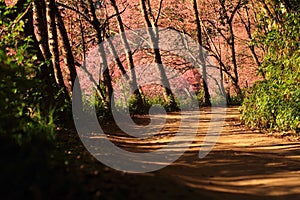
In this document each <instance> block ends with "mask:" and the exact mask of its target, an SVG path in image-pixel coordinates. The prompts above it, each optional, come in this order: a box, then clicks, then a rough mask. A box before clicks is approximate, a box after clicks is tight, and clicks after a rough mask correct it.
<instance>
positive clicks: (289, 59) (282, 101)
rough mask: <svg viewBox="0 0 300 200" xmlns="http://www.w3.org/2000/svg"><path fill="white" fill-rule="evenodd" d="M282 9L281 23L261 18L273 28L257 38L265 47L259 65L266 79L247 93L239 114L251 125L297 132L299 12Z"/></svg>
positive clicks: (299, 108)
mask: <svg viewBox="0 0 300 200" xmlns="http://www.w3.org/2000/svg"><path fill="white" fill-rule="evenodd" d="M278 9H279V8H278ZM281 9H282V10H281V15H280V16H281V22H282V23H280V22H279V21H278V20H277V23H276V22H274V20H273V21H272V20H271V19H267V20H266V19H265V18H264V20H263V21H264V22H265V23H267V24H265V26H272V28H271V29H270V30H268V31H267V32H266V33H265V34H264V35H258V36H259V37H257V38H256V40H257V41H258V44H260V45H262V46H263V47H264V48H265V51H266V56H265V59H264V62H263V64H262V66H261V68H260V69H259V72H260V73H261V74H262V75H263V76H264V77H265V80H262V81H259V82H257V83H256V84H255V85H254V87H253V88H252V89H251V90H250V91H249V93H248V94H247V95H246V99H245V101H244V103H243V105H242V107H241V110H242V117H241V118H242V120H243V121H244V122H245V123H246V124H247V125H250V126H252V127H258V128H262V129H275V130H278V131H293V132H295V131H296V132H299V128H300V87H299V84H300V35H299V32H300V15H299V14H297V13H287V12H285V10H284V8H281ZM279 11H280V9H279V10H277V12H279Z"/></svg>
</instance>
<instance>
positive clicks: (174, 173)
mask: <svg viewBox="0 0 300 200" xmlns="http://www.w3.org/2000/svg"><path fill="white" fill-rule="evenodd" d="M178 116H179V115H178V114H176V113H173V114H171V115H168V118H167V121H166V125H165V126H164V127H163V129H162V130H161V131H160V132H159V134H156V135H154V136H152V137H149V138H148V139H147V138H143V139H139V138H135V137H128V136H126V134H124V133H123V132H122V131H121V130H120V129H119V128H117V126H116V125H114V124H112V123H107V124H106V125H105V124H104V125H103V127H104V130H105V133H106V134H107V136H109V138H110V140H111V141H113V142H114V143H115V144H116V145H118V146H120V147H122V148H123V149H126V150H129V151H131V152H139V153H141V152H150V151H153V150H157V149H160V148H164V147H165V145H166V144H168V143H169V142H170V141H171V140H172V138H173V137H174V134H175V133H176V131H177V130H178V128H179V127H180V126H181V127H182V126H184V125H182V124H181V123H180V120H179V117H178ZM191 116H194V117H195V118H198V117H199V116H196V115H189V117H191ZM156 117H158V118H159V117H161V116H160V115H157V116H156ZM217 117H218V116H215V115H212V114H211V110H210V109H207V108H206V109H202V110H201V114H200V123H199V124H198V123H189V124H188V125H185V128H186V130H189V129H193V128H196V129H198V132H197V135H196V137H195V138H194V140H193V141H194V142H193V143H192V145H190V147H189V149H188V150H187V151H186V152H185V153H184V154H183V155H182V156H181V157H180V158H179V159H178V160H177V161H175V162H173V163H172V164H171V165H169V166H167V167H165V168H163V169H160V170H158V171H155V172H150V173H144V174H130V173H123V174H122V175H120V172H117V171H115V170H112V169H110V168H107V167H106V171H105V172H104V174H103V177H102V178H101V179H100V180H98V179H96V178H95V180H94V181H95V183H101V185H103V186H100V185H98V186H97V184H95V183H91V184H90V185H92V186H93V188H94V189H93V190H94V191H100V192H101V194H102V195H101V196H100V197H103V198H102V199H118V197H115V194H118V193H120V195H119V196H121V198H120V199H123V197H124V196H126V198H127V199H197V200H198V199H205V200H206V199H212V200H226V199H228V200H235V199H236V200H239V199H247V200H252V199H253V200H259V199H264V200H265V199H272V200H279V199H283V200H287V199H291V200H297V199H300V142H299V140H297V139H295V140H289V139H288V138H275V137H273V136H268V135H266V134H263V133H261V132H259V131H254V130H249V129H247V128H246V127H244V126H242V125H241V124H240V121H239V111H238V108H236V107H230V108H227V109H226V116H225V122H224V126H223V129H222V132H221V134H220V137H219V140H218V142H217V143H216V145H214V147H213V149H212V150H211V151H210V153H209V154H208V155H207V156H205V157H204V158H199V156H198V155H199V149H200V148H201V147H202V146H203V141H204V138H205V135H206V133H207V130H208V126H209V125H210V122H211V119H218V118H217ZM192 118H193V117H192ZM135 121H136V123H138V124H140V125H147V124H149V119H147V118H143V117H142V116H140V117H139V118H137V119H135ZM125 126H126V124H125ZM95 139H97V137H95ZM98 139H101V138H98ZM102 139H103V138H102ZM185 141H186V138H185V136H183V137H182V143H180V142H179V143H178V144H179V145H178V147H177V146H176V148H174V149H170V153H173V154H176V152H179V151H181V148H186V146H184V144H185ZM92 163H94V164H93V165H94V167H96V166H98V165H96V164H95V161H93V162H92ZM98 164H99V163H98ZM161 164H162V165H164V163H161ZM107 183H109V184H107ZM112 194H114V195H112Z"/></svg>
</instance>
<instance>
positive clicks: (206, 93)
mask: <svg viewBox="0 0 300 200" xmlns="http://www.w3.org/2000/svg"><path fill="white" fill-rule="evenodd" d="M197 3H198V2H197V0H193V9H194V14H195V19H196V25H197V39H198V43H199V45H200V48H199V56H200V61H201V65H202V84H203V91H204V94H203V95H204V102H203V103H204V105H205V106H211V102H210V94H209V91H208V87H207V74H206V62H205V57H204V54H203V42H202V28H201V23H200V18H199V12H198V5H197Z"/></svg>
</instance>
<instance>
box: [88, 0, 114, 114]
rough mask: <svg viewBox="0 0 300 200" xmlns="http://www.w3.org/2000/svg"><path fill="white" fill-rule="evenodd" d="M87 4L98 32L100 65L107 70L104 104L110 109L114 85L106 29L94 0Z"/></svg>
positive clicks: (105, 72) (104, 75) (104, 74)
mask: <svg viewBox="0 0 300 200" xmlns="http://www.w3.org/2000/svg"><path fill="white" fill-rule="evenodd" d="M87 6H88V12H89V16H90V19H91V22H92V25H93V27H94V29H95V30H96V33H97V37H96V41H97V44H98V50H99V53H100V56H101V58H102V66H100V67H103V68H105V70H104V71H103V79H104V80H103V82H104V85H105V102H104V104H105V107H106V108H107V109H108V110H110V109H111V97H112V93H113V87H112V84H111V77H110V74H109V68H108V64H107V58H106V54H105V49H104V46H103V38H104V37H103V35H104V34H102V31H105V30H101V24H100V22H99V20H98V19H97V16H96V12H95V8H94V5H93V1H92V0H88V2H87ZM99 83H100V81H99Z"/></svg>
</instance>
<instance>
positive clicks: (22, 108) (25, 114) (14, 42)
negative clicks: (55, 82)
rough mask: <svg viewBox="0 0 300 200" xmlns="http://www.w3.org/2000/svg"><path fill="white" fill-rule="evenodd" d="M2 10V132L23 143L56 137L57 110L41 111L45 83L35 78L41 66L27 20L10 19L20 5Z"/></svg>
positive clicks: (0, 92)
mask: <svg viewBox="0 0 300 200" xmlns="http://www.w3.org/2000/svg"><path fill="white" fill-rule="evenodd" d="M0 12H1V13H0V14H1V16H2V17H1V19H0V26H1V29H2V31H1V35H0V39H1V40H0V67H1V74H0V80H1V82H0V99H1V101H0V108H1V109H0V134H2V135H7V136H8V137H12V138H14V139H15V140H16V141H17V142H18V143H19V144H22V143H24V142H25V143H29V142H30V141H31V140H32V139H33V138H35V137H40V138H43V139H46V140H52V139H53V138H54V130H55V124H54V117H53V115H54V109H53V108H52V109H50V112H49V113H48V115H47V116H44V115H42V114H41V110H40V109H41V108H40V103H41V101H42V100H43V99H42V95H41V94H42V93H41V91H42V90H43V88H44V85H43V83H42V81H41V80H39V79H37V78H35V77H36V75H37V74H38V72H39V68H38V67H37V66H38V64H37V57H36V55H35V54H34V53H32V52H31V50H30V49H31V44H32V42H33V41H32V39H31V38H30V37H24V36H23V31H24V30H23V29H24V21H23V20H11V19H9V18H8V15H10V14H15V13H16V12H17V11H16V8H14V7H6V6H5V5H3V4H1V7H0ZM17 14H19V13H17ZM21 15H22V13H21V14H19V15H18V17H17V18H16V19H20V16H21Z"/></svg>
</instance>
